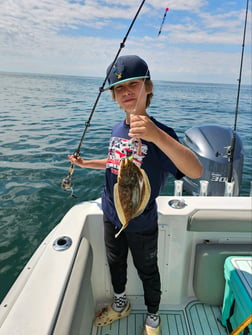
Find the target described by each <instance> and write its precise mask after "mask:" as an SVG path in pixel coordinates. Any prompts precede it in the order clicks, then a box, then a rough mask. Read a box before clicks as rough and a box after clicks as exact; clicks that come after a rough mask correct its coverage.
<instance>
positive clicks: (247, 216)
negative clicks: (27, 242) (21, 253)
mask: <svg viewBox="0 0 252 335" xmlns="http://www.w3.org/2000/svg"><path fill="white" fill-rule="evenodd" d="M143 3H144V1H143V2H142V4H143ZM247 3H248V2H247ZM141 6H142V5H141ZM141 6H140V9H141ZM140 9H139V10H140ZM138 12H139V11H138ZM135 18H136V17H135ZM134 20H135V19H134ZM134 20H133V22H134ZM131 26H132V25H131ZM130 29H131V27H130ZM130 29H129V30H130ZM128 32H129V31H128ZM127 35H128V33H127V34H126V36H127ZM123 46H124V45H123V44H122V45H121V47H123ZM105 82H106V79H105V81H104V84H105ZM239 84H240V79H239ZM102 89H103V86H102V88H101V89H100V93H101V92H102ZM100 93H99V95H98V97H97V101H98V99H99V96H100ZM97 101H96V102H95V105H94V107H93V109H92V111H91V114H90V118H89V120H88V122H87V123H86V127H85V129H84V132H83V135H82V138H81V141H80V144H79V147H78V149H77V151H76V152H77V153H79V151H80V147H81V144H82V141H83V139H84V136H85V133H86V130H87V127H88V126H89V124H90V119H91V117H92V115H93V113H94V110H95V106H96V104H97ZM237 109H238V108H237ZM234 134H235V135H236V143H235V146H234V145H233V144H234V141H232V140H233V139H234ZM224 142H225V143H226V144H223V143H224ZM231 142H232V144H231ZM184 143H185V145H187V146H189V147H190V148H191V149H192V150H193V151H194V152H195V153H196V154H197V156H198V157H199V159H200V160H201V162H202V164H203V165H204V170H205V172H204V173H205V174H204V175H203V176H202V178H201V179H199V180H196V181H192V180H190V179H188V178H187V179H186V178H184V180H183V181H182V182H181V181H175V191H174V195H173V196H165V195H164V196H159V197H158V198H157V208H158V226H159V241H158V243H159V244H158V262H159V263H158V264H159V269H160V276H161V287H162V296H161V304H160V310H159V313H160V317H161V324H162V330H161V335H210V334H211V335H228V334H232V335H238V334H243V335H248V334H252V315H251V311H252V295H251V292H252V208H251V207H252V198H251V195H252V192H251V194H250V196H239V190H240V185H241V175H242V164H243V153H242V143H241V141H240V138H239V136H238V135H237V134H236V127H234V130H233V131H232V130H230V129H226V128H223V127H219V126H217V125H204V126H200V127H196V128H194V129H189V130H188V131H187V132H186V134H185V139H184ZM230 144H231V145H230ZM226 146H228V147H229V148H230V149H231V150H230V153H228V154H229V155H227V152H225V151H223V150H224V148H225V147H226ZM233 151H234V152H233ZM223 158H224V161H223ZM230 161H231V163H232V164H233V168H232V169H231V171H232V172H234V174H233V176H232V175H231V176H228V177H226V176H227V175H228V169H229V164H230ZM213 166H214V169H213ZM72 172H73V167H72V166H71V168H70V170H69V174H68V176H67V177H66V178H64V179H63V187H64V188H69V189H70V188H71V174H72ZM229 177H230V178H229ZM183 183H184V186H185V189H187V191H188V192H189V193H190V194H191V195H183V192H182V190H183V188H182V184H183ZM128 257H129V259H128V282H127V288H126V291H127V296H128V298H129V300H130V303H131V305H132V312H131V314H130V315H129V316H128V317H127V318H123V319H120V320H117V321H115V322H114V323H112V324H111V325H109V326H104V327H96V326H95V325H94V323H93V321H94V319H95V316H96V311H97V310H99V309H100V308H101V307H103V306H105V305H108V304H110V303H111V298H112V294H113V291H112V286H111V283H110V276H109V270H108V264H107V260H106V255H105V246H104V241H103V213H102V209H101V199H100V198H99V199H96V200H90V201H85V202H81V203H79V204H77V205H75V206H74V207H72V208H71V209H70V210H69V211H68V212H67V213H66V215H65V216H64V217H63V219H62V220H61V221H60V222H59V223H58V225H57V226H56V227H55V228H54V229H53V230H52V231H51V232H50V233H49V234H48V236H47V237H46V238H45V239H44V241H43V242H42V243H41V244H40V246H39V247H38V248H37V250H36V251H35V253H34V254H33V256H32V257H31V258H30V260H29V261H28V263H27V264H26V265H25V267H24V268H23V270H22V272H21V273H20V275H19V277H18V278H17V280H16V281H15V283H14V284H13V286H12V287H11V289H10V290H9V292H8V293H7V295H6V297H5V298H4V300H3V301H2V302H1V305H0V335H140V334H141V332H142V328H143V324H144V318H145V315H146V309H145V305H144V297H143V288H142V286H141V282H140V280H139V279H138V276H137V273H136V270H135V268H134V265H133V261H132V258H131V255H130V254H129V256H128Z"/></svg>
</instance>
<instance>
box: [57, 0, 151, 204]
mask: <svg viewBox="0 0 252 335" xmlns="http://www.w3.org/2000/svg"><path fill="white" fill-rule="evenodd" d="M144 3H145V0H143V1H142V2H141V4H140V6H139V8H138V10H137V12H136V14H135V16H134V18H133V20H132V22H131V24H130V26H129V28H128V31H127V33H126V35H125V36H124V38H123V40H122V42H121V43H120V46H119V49H118V51H117V53H116V56H115V58H114V60H113V62H112V65H111V67H110V69H109V71H108V72H107V75H106V77H105V79H104V81H103V83H102V86H101V87H100V88H99V93H98V95H97V98H96V100H95V103H94V105H93V108H92V110H91V112H90V115H89V118H88V120H87V121H86V122H85V128H84V130H83V133H82V136H81V139H80V143H79V145H78V147H77V150H76V151H75V152H74V154H73V155H74V157H75V158H77V157H79V156H80V150H81V146H82V143H83V140H84V138H85V136H86V133H87V130H88V127H89V126H90V123H91V119H92V117H93V114H94V112H95V109H96V106H97V104H98V101H99V100H100V97H101V94H102V93H103V92H104V87H105V84H106V82H107V80H108V77H109V75H110V73H111V71H112V69H113V67H114V65H115V62H116V61H117V58H118V57H119V54H120V52H121V50H122V49H123V48H124V47H125V43H126V40H127V38H128V35H129V33H130V31H131V29H132V27H133V25H134V23H135V21H136V19H137V17H138V14H139V13H140V11H141V9H142V7H143V5H144ZM73 172H74V165H73V164H71V166H70V169H69V171H68V175H67V177H65V178H63V179H62V182H61V187H62V188H63V189H64V190H70V191H71V192H72V194H71V196H72V197H74V198H75V197H76V196H75V195H74V194H73V189H72V186H71V176H72V174H73Z"/></svg>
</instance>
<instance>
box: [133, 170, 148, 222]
mask: <svg viewBox="0 0 252 335" xmlns="http://www.w3.org/2000/svg"><path fill="white" fill-rule="evenodd" d="M141 173H142V176H143V185H144V188H143V190H142V193H143V194H142V196H143V198H142V201H141V204H140V206H139V207H138V208H137V209H136V211H135V213H134V215H133V216H132V219H133V218H135V217H137V216H139V215H140V214H142V212H143V211H144V210H145V208H146V206H147V204H148V202H149V200H150V194H151V187H150V182H149V178H148V176H147V174H146V172H145V171H144V170H143V169H141Z"/></svg>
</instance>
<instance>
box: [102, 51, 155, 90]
mask: <svg viewBox="0 0 252 335" xmlns="http://www.w3.org/2000/svg"><path fill="white" fill-rule="evenodd" d="M111 66H112V64H110V66H109V67H108V68H107V74H108V73H109V71H110V69H111ZM134 79H150V71H149V69H148V65H147V64H146V62H145V61H144V60H143V59H142V58H140V57H138V56H135V55H127V56H121V57H118V59H117V60H116V62H115V64H114V65H113V68H112V70H111V72H110V74H109V76H108V83H109V86H108V87H107V89H110V88H112V87H113V86H114V85H117V84H120V83H124V82H125V81H128V80H134Z"/></svg>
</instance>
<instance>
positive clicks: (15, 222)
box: [0, 73, 252, 301]
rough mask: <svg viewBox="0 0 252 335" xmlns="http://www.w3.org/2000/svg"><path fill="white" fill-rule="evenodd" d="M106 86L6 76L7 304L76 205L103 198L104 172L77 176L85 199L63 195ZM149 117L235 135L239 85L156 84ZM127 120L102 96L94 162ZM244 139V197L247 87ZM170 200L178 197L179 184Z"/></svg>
mask: <svg viewBox="0 0 252 335" xmlns="http://www.w3.org/2000/svg"><path fill="white" fill-rule="evenodd" d="M102 81H103V79H99V78H87V77H77V76H55V75H38V74H16V73H0V109H1V110H0V125H1V126H0V180H1V182H0V301H1V300H2V298H3V297H4V296H5V294H6V293H7V291H8V289H9V288H10V286H11V285H12V283H13V282H14V280H15V279H16V277H17V276H18V274H19V273H20V271H21V269H22V267H23V266H24V265H25V263H26V262H27V260H28V259H29V258H30V256H31V255H32V253H33V252H34V251H35V249H36V248H37V246H38V245H39V244H40V242H41V241H42V240H43V239H44V237H45V236H46V235H47V234H48V233H49V231H50V230H51V229H52V228H53V227H54V226H55V225H56V224H57V223H58V222H59V221H60V219H61V218H62V217H63V216H64V214H65V213H66V212H67V211H68V210H69V209H70V208H71V207H72V206H73V205H74V204H76V203H78V202H80V201H84V200H91V199H96V198H98V197H100V195H101V191H102V188H103V171H97V170H84V169H80V168H76V169H75V172H74V175H73V183H74V191H75V193H76V194H77V195H78V198H77V199H73V198H71V197H70V193H68V192H65V191H63V190H62V189H61V187H60V184H61V180H62V178H63V177H66V175H67V173H68V169H69V162H68V159H67V155H68V154H72V153H73V152H75V150H76V148H77V147H78V144H79V141H80V138H81V134H82V132H83V129H84V126H85V122H86V121H87V119H88V117H89V115H90V111H91V109H92V107H93V104H94V102H95V99H96V96H97V94H98V92H99V87H100V86H101V84H102ZM154 84H155V90H154V100H153V103H152V106H151V108H150V109H149V114H151V115H152V116H154V117H156V118H157V119H158V120H160V121H161V122H164V123H165V124H167V125H170V126H171V127H173V128H174V129H175V130H176V132H177V134H178V135H179V137H180V138H181V139H182V138H183V134H184V132H185V130H187V129H188V128H190V127H193V126H197V125H202V124H206V123H208V124H209V123H210V124H218V125H222V126H228V127H233V123H234V111H235V103H236V96H237V85H236V84H235V85H220V84H197V83H178V82H165V81H156V82H154ZM123 116H124V113H123V111H121V110H119V109H118V108H117V106H116V105H115V103H114V102H113V101H112V100H111V97H110V93H109V92H105V93H103V94H102V96H101V99H100V102H99V104H98V107H97V109H96V111H95V113H94V116H93V118H92V121H91V126H90V128H89V129H88V132H87V136H86V138H85V140H84V143H83V146H82V150H81V154H82V156H84V157H86V158H87V159H90V158H103V157H105V155H106V154H107V145H108V139H109V135H110V131H111V127H112V125H114V124H115V123H116V122H117V121H119V120H120V119H121V118H122V117H123ZM237 131H238V133H239V135H240V136H241V138H242V141H243V146H244V159H245V161H244V174H243V184H242V190H241V195H248V194H249V187H250V185H249V184H250V180H251V175H252V167H251V162H252V152H251V134H252V122H251V86H242V88H241V93H240V105H239V116H238V125H237ZM162 194H169V195H171V194H173V181H169V182H167V185H166V187H165V189H164V190H163V192H162Z"/></svg>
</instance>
